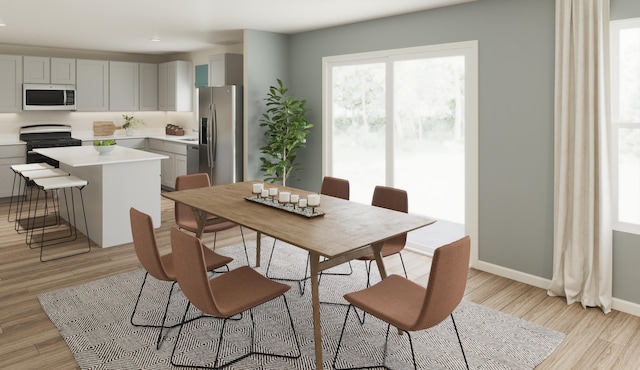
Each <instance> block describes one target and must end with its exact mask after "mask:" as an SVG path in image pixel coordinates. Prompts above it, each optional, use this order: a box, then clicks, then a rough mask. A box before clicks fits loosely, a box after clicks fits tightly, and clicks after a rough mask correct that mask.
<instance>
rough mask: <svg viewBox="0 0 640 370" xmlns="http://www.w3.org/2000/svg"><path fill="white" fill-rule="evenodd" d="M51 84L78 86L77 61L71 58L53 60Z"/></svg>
mask: <svg viewBox="0 0 640 370" xmlns="http://www.w3.org/2000/svg"><path fill="white" fill-rule="evenodd" d="M51 83H52V84H65V85H75V84H76V60H75V59H69V58H51Z"/></svg>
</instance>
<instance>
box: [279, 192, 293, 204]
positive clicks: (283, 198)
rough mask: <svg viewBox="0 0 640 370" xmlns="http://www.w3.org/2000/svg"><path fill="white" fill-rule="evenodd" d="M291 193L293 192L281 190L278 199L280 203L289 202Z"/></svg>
mask: <svg viewBox="0 0 640 370" xmlns="http://www.w3.org/2000/svg"><path fill="white" fill-rule="evenodd" d="M290 195H291V193H290V192H288V191H281V192H280V198H278V200H279V201H280V203H289V198H290Z"/></svg>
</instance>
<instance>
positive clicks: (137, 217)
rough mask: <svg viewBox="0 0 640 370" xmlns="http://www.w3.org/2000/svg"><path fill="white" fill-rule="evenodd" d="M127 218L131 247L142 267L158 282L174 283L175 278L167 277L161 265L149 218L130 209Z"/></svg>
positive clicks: (151, 222)
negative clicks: (129, 227)
mask: <svg viewBox="0 0 640 370" xmlns="http://www.w3.org/2000/svg"><path fill="white" fill-rule="evenodd" d="M129 218H130V222H131V234H132V235H133V247H134V249H135V250H136V255H137V256H138V260H139V261H140V264H141V265H142V267H143V268H144V269H145V270H147V272H148V273H149V274H150V275H151V276H153V277H154V278H156V279H158V280H164V281H174V280H175V277H173V276H169V275H168V274H167V272H166V270H165V268H164V265H163V264H162V259H161V258H160V252H159V251H158V243H157V241H156V234H155V232H154V230H153V220H152V219H151V216H149V215H148V214H146V213H143V212H140V211H138V210H137V209H135V208H130V209H129Z"/></svg>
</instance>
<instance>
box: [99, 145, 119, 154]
mask: <svg viewBox="0 0 640 370" xmlns="http://www.w3.org/2000/svg"><path fill="white" fill-rule="evenodd" d="M115 147H116V146H115V145H94V146H93V148H94V149H95V150H96V151H97V152H98V153H99V155H109V153H110V152H111V151H112V150H113V148H115Z"/></svg>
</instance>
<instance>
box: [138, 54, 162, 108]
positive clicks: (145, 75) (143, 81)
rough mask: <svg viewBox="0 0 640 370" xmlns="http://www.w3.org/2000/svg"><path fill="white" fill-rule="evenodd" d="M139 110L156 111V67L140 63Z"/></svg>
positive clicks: (152, 64) (151, 64) (155, 65)
mask: <svg viewBox="0 0 640 370" xmlns="http://www.w3.org/2000/svg"><path fill="white" fill-rule="evenodd" d="M140 110H141V111H156V110H158V65H157V64H154V63H140Z"/></svg>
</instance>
